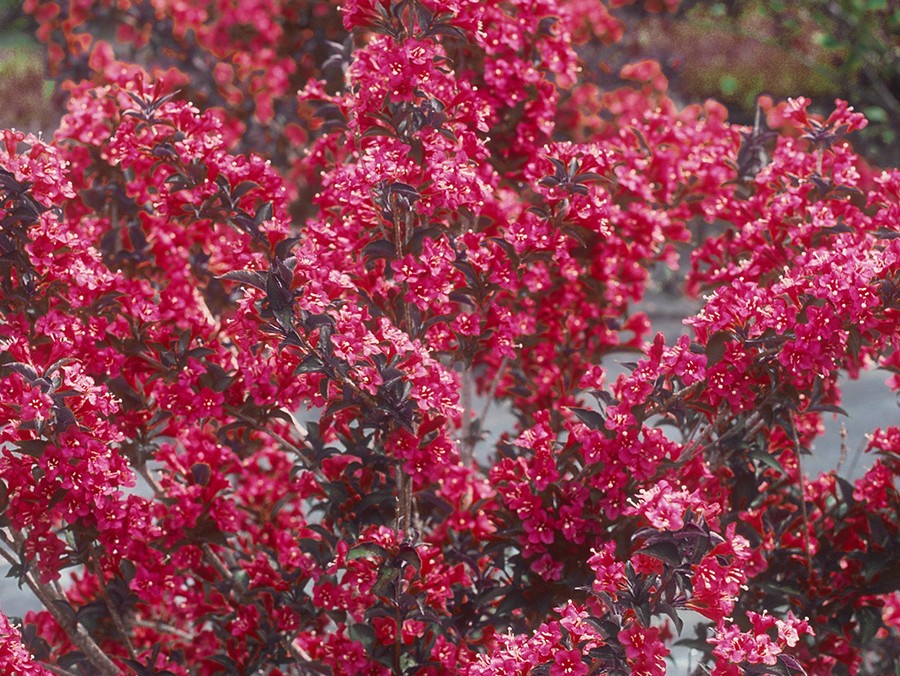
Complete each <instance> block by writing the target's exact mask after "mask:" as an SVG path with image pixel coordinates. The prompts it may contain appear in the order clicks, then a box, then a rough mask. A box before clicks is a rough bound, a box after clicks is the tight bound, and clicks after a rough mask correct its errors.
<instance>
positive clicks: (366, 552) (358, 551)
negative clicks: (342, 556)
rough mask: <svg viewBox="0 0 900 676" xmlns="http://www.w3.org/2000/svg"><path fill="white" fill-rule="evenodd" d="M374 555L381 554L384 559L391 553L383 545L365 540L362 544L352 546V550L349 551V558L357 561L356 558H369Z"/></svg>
mask: <svg viewBox="0 0 900 676" xmlns="http://www.w3.org/2000/svg"><path fill="white" fill-rule="evenodd" d="M373 556H380V557H382V558H384V559H387V558H388V557H389V556H390V555H389V554H388V553H387V550H386V549H385V548H384V547H382V546H381V545H376V544H375V543H374V542H364V543H362V544H359V545H356V546H355V547H352V548H351V549H350V551H348V552H347V560H348V561H355V560H356V559H368V558H371V557H373Z"/></svg>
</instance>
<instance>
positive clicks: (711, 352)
mask: <svg viewBox="0 0 900 676" xmlns="http://www.w3.org/2000/svg"><path fill="white" fill-rule="evenodd" d="M730 340H731V333H729V332H728V331H716V332H715V333H714V334H712V335H711V336H710V337H709V340H707V341H706V368H710V367H711V366H715V365H716V364H718V363H719V362H720V361H722V359H723V358H724V357H725V344H726V343H728V342H729V341H730Z"/></svg>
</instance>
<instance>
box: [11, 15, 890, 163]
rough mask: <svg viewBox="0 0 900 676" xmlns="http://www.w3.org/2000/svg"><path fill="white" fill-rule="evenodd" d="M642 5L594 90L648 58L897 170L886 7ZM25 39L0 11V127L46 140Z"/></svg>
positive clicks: (43, 98) (703, 94) (590, 57)
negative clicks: (837, 106) (796, 118)
mask: <svg viewBox="0 0 900 676" xmlns="http://www.w3.org/2000/svg"><path fill="white" fill-rule="evenodd" d="M598 1H599V0H598ZM148 2H149V0H148ZM653 6H654V5H653V3H646V4H639V5H634V6H628V7H623V8H620V9H619V10H617V13H618V15H619V16H620V17H621V18H623V19H624V21H625V23H626V26H627V29H626V33H625V38H624V40H623V41H622V42H620V43H617V44H615V45H603V44H602V43H599V42H595V43H589V44H587V45H584V46H582V47H581V48H580V49H581V52H582V57H583V59H584V62H585V65H586V68H587V70H588V71H589V72H588V73H587V75H588V76H589V77H592V78H593V79H594V80H595V81H596V82H597V84H599V85H600V86H601V87H605V86H606V87H608V86H615V85H617V84H619V83H618V82H615V79H616V78H615V77H614V74H615V73H616V72H618V69H619V68H620V67H621V65H623V64H625V63H628V62H631V61H637V60H641V59H645V58H652V59H656V60H657V61H659V62H660V63H661V64H662V65H663V70H664V73H665V74H666V75H667V76H668V77H669V81H670V84H671V95H672V96H673V98H675V99H676V100H677V101H679V102H680V103H689V102H695V101H702V100H704V99H707V98H714V99H717V100H719V101H722V102H723V103H725V104H726V105H727V106H728V108H729V110H730V111H731V117H732V119H733V120H734V121H735V122H737V123H741V124H752V122H753V115H754V112H755V107H756V100H757V98H758V97H759V96H761V95H768V96H771V97H772V98H773V99H774V100H776V101H778V100H781V99H784V98H786V97H789V96H793V97H796V96H807V97H809V98H811V99H812V100H813V102H814V106H813V109H814V110H816V109H817V110H819V111H821V112H824V113H826V114H827V113H828V112H830V111H831V109H832V107H833V102H834V99H835V98H843V99H846V100H847V101H849V102H850V103H851V105H853V106H854V107H855V108H856V109H857V110H860V111H862V112H864V113H865V114H866V116H867V117H868V118H869V120H870V124H869V127H868V128H867V129H865V130H863V131H862V132H860V133H858V134H855V135H854V139H853V142H854V144H855V146H856V147H857V149H858V150H859V151H860V152H861V153H862V154H863V155H865V156H866V157H868V158H869V159H870V161H872V162H873V163H874V164H876V165H882V166H896V165H897V164H898V157H900V133H898V130H900V100H898V99H900V2H898V1H897V0H719V1H709V0H683V2H682V3H681V5H680V7H679V9H678V11H677V12H676V13H675V14H665V13H656V12H653V11H652V9H653ZM648 7H649V9H648ZM33 30H34V24H33V22H32V21H31V19H30V17H27V16H26V15H25V14H24V13H23V12H22V2H21V0H0V127H17V128H20V129H25V130H27V131H39V130H43V131H45V132H49V131H52V129H53V127H54V123H55V120H56V118H57V116H58V114H59V113H58V110H59V107H60V105H59V104H60V100H59V97H56V98H54V97H52V96H51V91H52V88H53V83H52V82H50V81H48V80H46V79H45V77H46V76H45V69H44V65H43V49H42V47H41V46H40V45H39V44H38V43H37V42H36V41H35V40H34V39H33V37H32V34H33Z"/></svg>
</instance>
